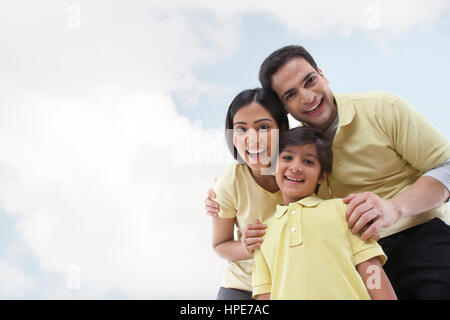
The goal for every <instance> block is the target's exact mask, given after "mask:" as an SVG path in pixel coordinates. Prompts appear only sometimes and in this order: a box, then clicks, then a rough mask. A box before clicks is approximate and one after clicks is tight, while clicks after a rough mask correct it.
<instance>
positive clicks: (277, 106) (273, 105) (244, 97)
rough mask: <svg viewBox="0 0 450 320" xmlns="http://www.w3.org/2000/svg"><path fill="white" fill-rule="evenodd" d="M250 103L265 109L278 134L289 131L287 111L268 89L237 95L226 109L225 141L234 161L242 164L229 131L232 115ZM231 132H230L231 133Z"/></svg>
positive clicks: (258, 89) (249, 90)
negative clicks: (255, 103) (272, 119)
mask: <svg viewBox="0 0 450 320" xmlns="http://www.w3.org/2000/svg"><path fill="white" fill-rule="evenodd" d="M252 102H257V103H259V104H260V105H261V106H262V107H263V108H264V109H266V110H267V111H268V112H269V113H270V115H271V116H272V117H273V118H274V119H275V122H276V123H277V126H278V130H280V133H282V132H283V131H286V130H288V129H289V120H288V117H287V111H286V110H285V109H284V107H283V103H282V102H281V101H280V99H278V96H277V95H276V93H275V92H273V91H272V90H270V89H262V88H256V89H248V90H244V91H242V92H241V93H239V94H238V95H237V96H236V97H235V98H234V99H233V101H232V102H231V104H230V107H229V108H228V112H227V117H226V119H225V137H226V140H227V145H228V149H229V150H230V152H231V154H232V155H233V157H234V159H236V160H238V161H239V162H240V163H244V161H243V160H242V158H241V157H240V156H239V154H238V152H237V150H236V148H235V147H234V143H233V135H232V134H229V133H227V132H230V131H229V129H231V130H233V118H234V115H235V114H236V113H237V112H238V111H239V110H240V109H241V108H243V107H245V106H247V105H249V104H250V103H252ZM231 132H232V131H231Z"/></svg>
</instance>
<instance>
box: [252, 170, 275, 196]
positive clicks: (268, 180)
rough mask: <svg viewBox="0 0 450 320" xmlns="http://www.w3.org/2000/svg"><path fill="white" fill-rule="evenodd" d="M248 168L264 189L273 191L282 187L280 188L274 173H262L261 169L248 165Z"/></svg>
mask: <svg viewBox="0 0 450 320" xmlns="http://www.w3.org/2000/svg"><path fill="white" fill-rule="evenodd" d="M248 169H249V171H250V173H251V175H252V177H253V179H255V181H256V183H257V184H259V186H260V187H261V188H263V189H264V190H267V191H269V192H272V193H274V192H277V191H278V190H280V188H278V185H277V182H276V180H275V176H274V175H271V174H262V172H261V170H256V169H252V168H250V166H248Z"/></svg>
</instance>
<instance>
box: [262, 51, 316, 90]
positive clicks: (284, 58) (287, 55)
mask: <svg viewBox="0 0 450 320" xmlns="http://www.w3.org/2000/svg"><path fill="white" fill-rule="evenodd" d="M298 57H300V58H304V59H305V60H306V61H308V62H309V64H310V65H311V66H312V67H313V68H314V69H315V70H316V71H319V70H318V68H317V64H316V62H315V61H314V59H313V57H312V56H311V55H310V54H309V52H308V51H306V49H305V48H303V47H302V46H294V45H291V46H285V47H283V48H281V49H278V50H277V51H275V52H273V53H271V54H270V55H269V56H268V57H267V58H266V59H265V60H264V62H263V63H262V65H261V67H260V68H259V82H261V86H262V87H263V88H267V89H272V76H273V75H274V74H275V72H277V71H278V69H280V68H281V67H282V66H283V65H284V64H285V63H287V62H288V61H290V60H291V59H292V58H298Z"/></svg>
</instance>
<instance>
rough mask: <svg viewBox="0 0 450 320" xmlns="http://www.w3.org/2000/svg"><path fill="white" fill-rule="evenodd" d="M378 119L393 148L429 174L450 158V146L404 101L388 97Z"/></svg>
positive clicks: (411, 163) (414, 166)
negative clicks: (429, 171)
mask: <svg viewBox="0 0 450 320" xmlns="http://www.w3.org/2000/svg"><path fill="white" fill-rule="evenodd" d="M386 99H387V100H386V101H385V102H384V103H383V104H381V105H380V109H378V112H377V116H378V119H379V123H382V124H383V127H384V131H385V134H386V135H387V136H388V138H389V139H390V141H391V143H392V148H393V149H394V150H395V151H396V152H397V153H398V154H399V155H400V156H401V157H402V158H403V159H405V160H406V161H407V162H408V163H409V164H410V165H411V166H412V167H413V168H415V169H417V170H419V171H421V172H426V171H428V170H430V169H432V168H434V167H436V166H438V165H440V164H442V163H444V162H445V161H446V160H447V159H448V158H450V144H449V142H448V140H447V139H446V138H445V136H443V135H442V134H441V133H440V132H439V131H438V130H437V129H436V128H435V127H434V126H433V125H432V124H431V123H430V122H429V121H428V120H427V119H426V118H425V117H424V116H422V115H421V114H420V113H419V111H417V110H416V109H415V108H414V107H412V106H411V105H410V104H409V103H408V102H406V101H405V100H404V99H402V98H400V97H398V96H396V95H393V94H387V95H386Z"/></svg>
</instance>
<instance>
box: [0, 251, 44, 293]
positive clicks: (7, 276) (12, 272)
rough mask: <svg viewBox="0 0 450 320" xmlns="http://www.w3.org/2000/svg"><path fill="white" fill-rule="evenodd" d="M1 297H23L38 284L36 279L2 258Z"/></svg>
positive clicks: (0, 275) (0, 274)
mask: <svg viewBox="0 0 450 320" xmlns="http://www.w3.org/2000/svg"><path fill="white" fill-rule="evenodd" d="M0 282H1V284H2V285H1V286H0V298H1V299H13V298H21V297H23V296H24V295H25V294H26V293H27V292H29V291H30V290H33V289H34V288H35V286H36V283H35V280H34V279H32V278H31V277H29V276H27V275H25V274H23V273H21V272H19V271H18V270H17V269H16V267H13V266H11V265H9V264H8V262H7V261H4V260H3V259H0Z"/></svg>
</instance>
